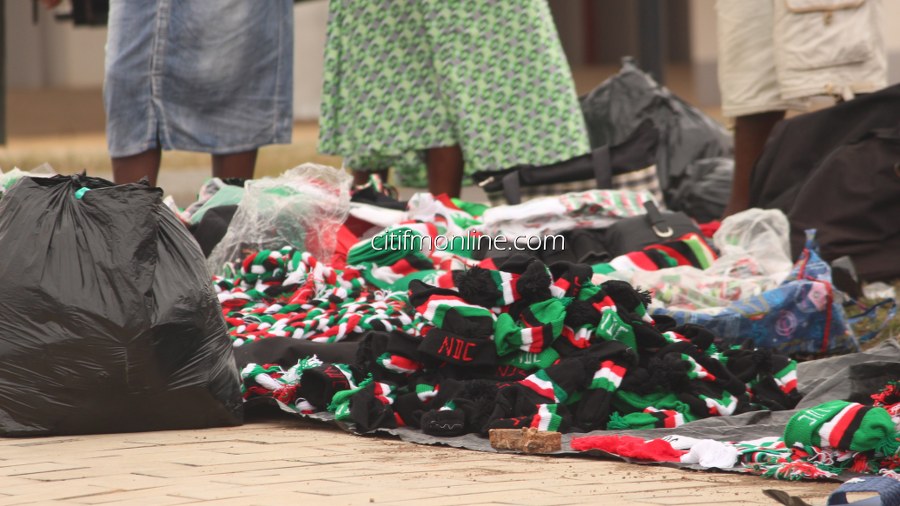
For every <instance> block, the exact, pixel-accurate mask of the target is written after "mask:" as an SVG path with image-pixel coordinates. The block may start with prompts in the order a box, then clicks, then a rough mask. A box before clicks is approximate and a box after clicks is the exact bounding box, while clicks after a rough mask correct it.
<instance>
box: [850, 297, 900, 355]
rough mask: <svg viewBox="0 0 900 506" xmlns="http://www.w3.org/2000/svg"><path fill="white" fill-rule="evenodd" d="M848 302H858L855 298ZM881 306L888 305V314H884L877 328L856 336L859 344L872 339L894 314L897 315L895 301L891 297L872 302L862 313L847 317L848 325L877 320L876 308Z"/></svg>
mask: <svg viewBox="0 0 900 506" xmlns="http://www.w3.org/2000/svg"><path fill="white" fill-rule="evenodd" d="M850 303H856V304H859V302H857V301H855V300H853V301H850ZM859 305H861V306H862V304H859ZM863 307H865V306H863ZM881 307H890V309H888V314H887V315H885V317H884V319H883V320H882V321H881V323H880V324H879V325H878V326H877V328H875V329H874V330H870V331H869V332H866V333H865V334H863V335H861V336H858V337H857V340H858V341H859V343H860V344H862V343H864V342H866V341H868V340H869V339H872V338H873V337H875V336H876V335H878V333H879V332H881V331H882V330H884V328H885V327H886V326H887V324H888V323H889V322H890V321H891V320H893V319H894V316H896V315H897V301H896V300H894V299H892V298H887V299H884V300H882V301H881V302H878V303H875V304H872V305H871V306H869V307H868V308H866V310H865V311H863V312H862V313H860V314H858V315H856V316H853V317H850V318H847V323H849V324H850V325H856V324H857V323H860V322H864V321H873V322H874V321H876V320H877V317H878V314H877V313H876V311H878V309H879V308H881Z"/></svg>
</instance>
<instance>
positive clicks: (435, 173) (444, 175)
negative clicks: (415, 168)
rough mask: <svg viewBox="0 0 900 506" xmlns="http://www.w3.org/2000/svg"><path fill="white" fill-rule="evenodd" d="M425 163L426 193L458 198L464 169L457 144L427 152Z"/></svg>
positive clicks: (461, 155) (460, 151)
mask: <svg viewBox="0 0 900 506" xmlns="http://www.w3.org/2000/svg"><path fill="white" fill-rule="evenodd" d="M425 162H426V164H427V165H428V191H430V192H431V194H432V195H440V194H442V193H445V194H447V195H448V196H449V197H457V198H458V197H459V194H460V192H461V191H462V177H463V168H464V167H465V161H464V160H463V154H462V149H460V147H459V144H456V145H454V146H446V147H440V148H431V149H429V150H427V151H426V152H425Z"/></svg>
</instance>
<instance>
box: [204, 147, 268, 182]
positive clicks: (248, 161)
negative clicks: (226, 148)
mask: <svg viewBox="0 0 900 506" xmlns="http://www.w3.org/2000/svg"><path fill="white" fill-rule="evenodd" d="M256 152H257V150H255V149H254V150H251V151H243V152H240V153H231V154H228V155H212V173H213V177H218V178H228V177H234V178H240V179H253V169H254V168H255V167H256Z"/></svg>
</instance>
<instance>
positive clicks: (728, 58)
mask: <svg viewBox="0 0 900 506" xmlns="http://www.w3.org/2000/svg"><path fill="white" fill-rule="evenodd" d="M880 2H881V0H717V1H716V10H717V14H718V43H719V62H718V64H719V89H720V91H721V94H722V114H723V115H724V116H726V117H729V118H734V117H736V116H745V115H748V114H758V113H763V112H769V111H784V110H789V109H791V110H795V109H799V110H802V109H805V108H806V104H807V101H808V99H810V98H812V97H816V96H822V95H830V96H840V97H843V98H845V99H849V98H852V97H853V95H854V94H856V93H870V92H873V91H876V90H878V89H881V88H884V87H885V86H887V57H886V53H885V46H884V42H883V36H882V30H881V21H880V19H879V13H880V11H881V4H880Z"/></svg>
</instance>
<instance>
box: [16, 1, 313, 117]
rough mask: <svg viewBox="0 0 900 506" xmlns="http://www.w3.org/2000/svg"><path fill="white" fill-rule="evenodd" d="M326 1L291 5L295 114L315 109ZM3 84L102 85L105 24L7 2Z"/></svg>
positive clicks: (25, 3) (27, 86)
mask: <svg viewBox="0 0 900 506" xmlns="http://www.w3.org/2000/svg"><path fill="white" fill-rule="evenodd" d="M327 20H328V1H327V0H315V1H312V2H303V3H301V4H298V5H297V6H296V8H295V9H294V23H295V30H294V116H295V117H296V118H297V119H314V118H317V117H318V115H319V100H320V97H321V87H322V56H323V52H324V47H325V25H326V22H327ZM4 28H5V31H6V59H7V60H6V61H7V67H6V68H7V86H8V87H9V88H15V89H34V88H47V87H49V88H94V89H96V88H99V87H102V86H103V55H104V48H105V45H106V28H103V27H100V28H95V27H77V28H76V27H74V26H73V25H72V23H70V22H58V21H56V20H54V19H52V14H51V13H50V12H47V11H46V10H43V9H41V11H40V14H39V22H38V23H37V24H36V25H35V24H32V21H31V2H30V1H26V0H15V1H11V2H6V23H5V27H4Z"/></svg>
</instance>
